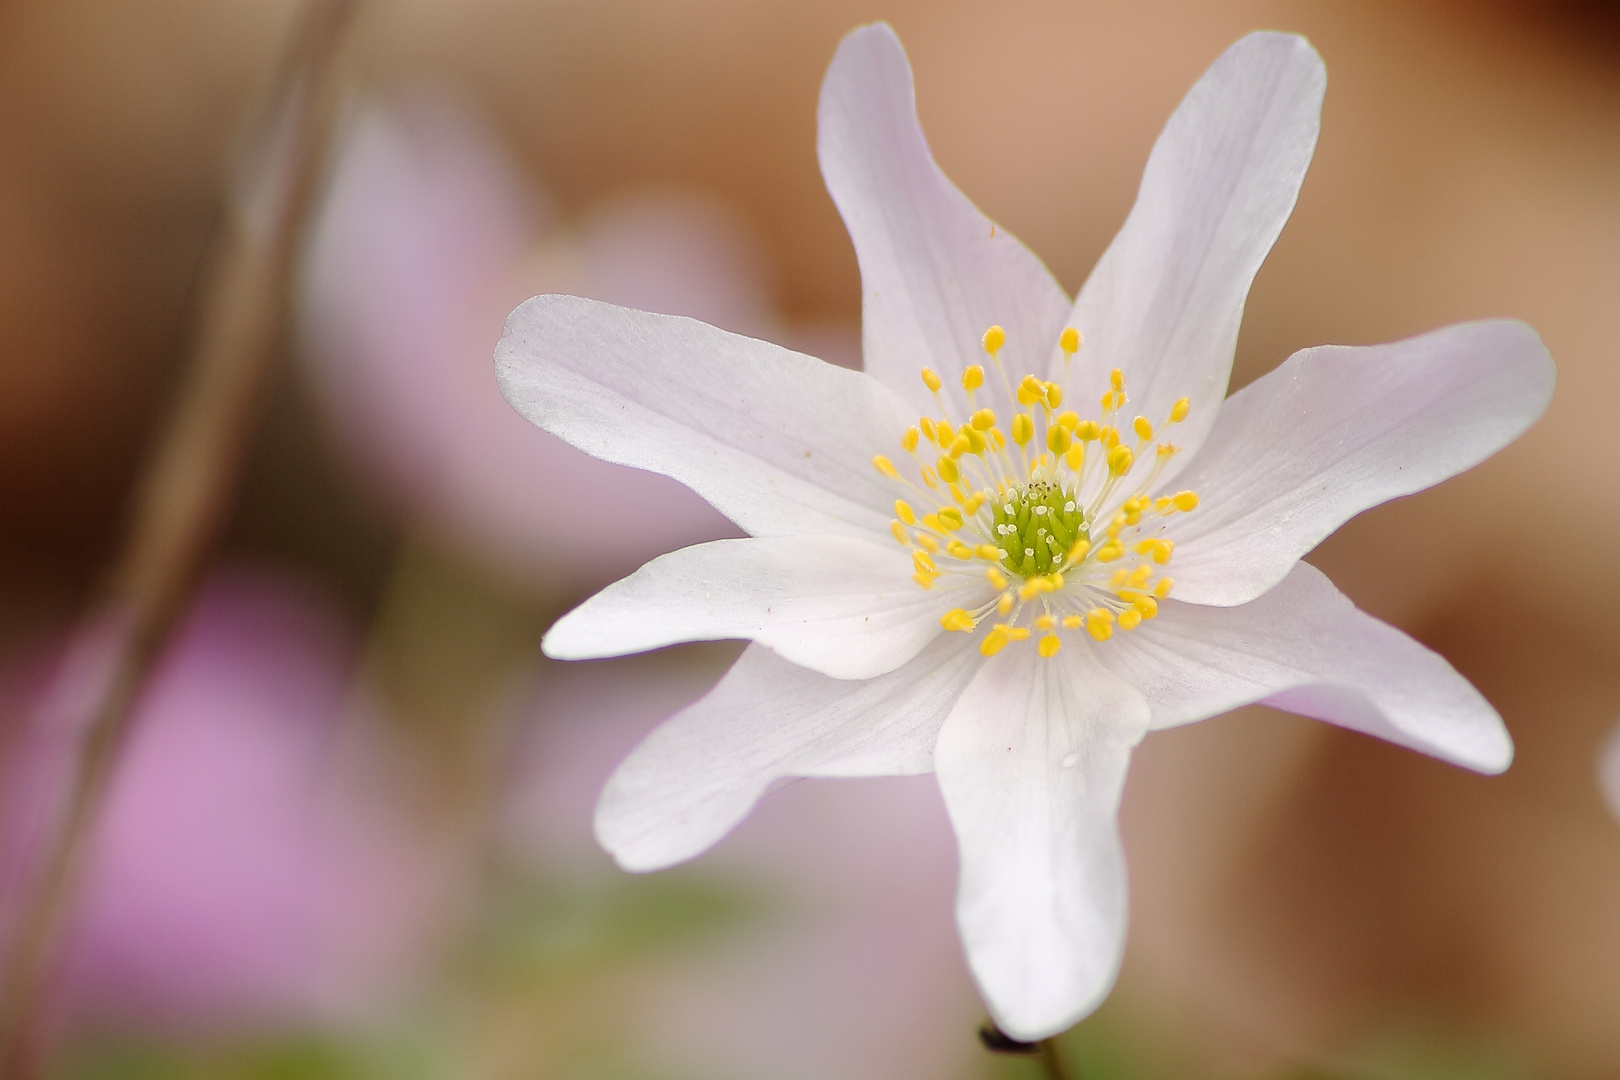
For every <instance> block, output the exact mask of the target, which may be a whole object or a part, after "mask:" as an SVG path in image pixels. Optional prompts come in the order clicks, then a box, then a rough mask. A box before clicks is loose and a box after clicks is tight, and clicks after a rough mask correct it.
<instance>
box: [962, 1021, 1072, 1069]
mask: <svg viewBox="0 0 1620 1080" xmlns="http://www.w3.org/2000/svg"><path fill="white" fill-rule="evenodd" d="M979 1041H980V1042H981V1043H983V1044H984V1048H985V1049H986V1050H988V1051H990V1052H991V1053H992V1054H1020V1055H1023V1056H1025V1057H1032V1058H1034V1059H1035V1060H1036V1061H1038V1062H1040V1066H1041V1071H1042V1072H1044V1073H1045V1074H1046V1075H1047V1078H1048V1080H1080V1077H1079V1074H1078V1073H1071V1072H1070V1071H1069V1070H1068V1068H1067V1067H1066V1066H1065V1065H1064V1062H1063V1053H1062V1050H1061V1049H1060V1048H1059V1047H1058V1041H1057V1039H1056V1037H1053V1038H1047V1039H1042V1040H1041V1041H1040V1042H1023V1041H1021V1040H1019V1039H1015V1038H1013V1037H1012V1036H1011V1035H1008V1034H1007V1033H1006V1032H1005V1031H1002V1030H1001V1029H1000V1028H999V1027H997V1026H996V1025H995V1024H994V1023H986V1024H984V1025H983V1026H981V1027H980V1028H979Z"/></svg>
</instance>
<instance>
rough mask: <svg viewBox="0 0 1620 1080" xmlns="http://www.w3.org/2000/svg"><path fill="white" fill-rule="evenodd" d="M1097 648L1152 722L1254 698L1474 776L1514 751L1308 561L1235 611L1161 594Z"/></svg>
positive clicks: (1445, 668)
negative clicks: (1152, 612) (1125, 630)
mask: <svg viewBox="0 0 1620 1080" xmlns="http://www.w3.org/2000/svg"><path fill="white" fill-rule="evenodd" d="M1098 652H1099V653H1100V654H1102V655H1103V657H1104V660H1105V662H1106V663H1107V664H1108V666H1109V667H1111V668H1113V669H1114V671H1115V672H1117V673H1118V674H1119V675H1120V676H1121V677H1122V678H1124V679H1126V680H1127V681H1129V682H1130V683H1131V684H1132V685H1134V686H1135V687H1136V688H1137V689H1138V690H1139V691H1141V693H1142V695H1143V696H1144V697H1145V698H1147V701H1148V705H1149V707H1150V708H1151V709H1152V710H1153V726H1154V727H1155V728H1165V727H1173V726H1174V725H1176V724H1185V723H1188V722H1190V721H1193V720H1202V719H1203V718H1205V717H1207V716H1214V715H1215V714H1217V713H1222V712H1226V711H1227V710H1228V709H1235V708H1237V707H1238V706H1240V705H1247V704H1250V703H1252V702H1256V701H1260V702H1264V703H1265V704H1267V705H1272V706H1274V707H1276V708H1279V709H1286V710H1288V711H1289V712H1296V713H1300V714H1301V715H1304V716H1312V717H1315V718H1316V719H1318V720H1326V721H1328V722H1329V723H1334V724H1338V725H1340V726H1341V727H1347V728H1350V729H1352V730H1354V731H1360V732H1364V733H1366V734H1368V735H1376V736H1378V737H1379V738H1381V739H1388V740H1389V741H1390V742H1394V743H1398V744H1400V745H1401V746H1406V747H1410V748H1412V749H1414V750H1418V751H1421V752H1423V753H1425V754H1432V755H1434V756H1435V757H1438V758H1443V759H1444V760H1446V761H1450V762H1454V763H1456V764H1458V765H1463V766H1466V767H1467V768H1470V769H1475V770H1477V771H1479V772H1485V773H1497V772H1501V771H1502V770H1503V769H1505V768H1507V766H1508V763H1509V762H1510V761H1511V760H1512V759H1513V743H1512V740H1511V739H1509V738H1508V734H1507V729H1506V728H1504V727H1503V726H1502V718H1501V717H1500V716H1498V715H1497V713H1496V710H1495V709H1493V708H1491V706H1490V703H1489V702H1487V701H1486V700H1485V699H1484V698H1483V697H1481V696H1480V694H1479V691H1477V690H1475V689H1474V688H1473V687H1472V686H1471V685H1469V683H1468V680H1467V679H1464V678H1463V677H1462V676H1461V675H1459V674H1457V672H1456V671H1455V670H1453V668H1452V667H1451V665H1450V664H1448V663H1446V661H1445V660H1444V659H1443V658H1442V657H1440V656H1439V655H1438V654H1436V653H1434V652H1431V651H1430V650H1429V649H1426V648H1424V647H1423V646H1422V645H1420V644H1418V643H1417V642H1415V641H1413V640H1412V639H1411V638H1409V637H1407V636H1406V635H1405V634H1403V633H1401V632H1400V631H1399V630H1397V629H1395V628H1394V627H1392V626H1389V625H1388V624H1386V623H1382V622H1379V621H1378V620H1377V619H1375V618H1373V617H1372V616H1371V615H1368V614H1366V613H1365V612H1362V611H1358V610H1357V609H1356V607H1355V606H1354V605H1353V604H1351V603H1350V601H1349V600H1347V599H1346V598H1345V597H1344V595H1343V594H1342V593H1340V592H1339V590H1337V589H1335V588H1334V587H1333V583H1332V582H1331V581H1329V580H1328V579H1327V577H1326V575H1324V574H1323V573H1322V572H1321V571H1319V570H1317V569H1316V568H1315V567H1313V566H1311V565H1310V564H1309V563H1298V564H1296V565H1295V567H1294V570H1293V572H1292V573H1290V574H1289V575H1288V577H1287V579H1286V580H1285V581H1283V582H1282V584H1280V585H1278V586H1277V587H1276V588H1275V589H1272V590H1271V591H1270V592H1268V593H1266V594H1265V595H1264V596H1262V597H1260V598H1259V599H1257V600H1254V601H1252V602H1251V603H1248V604H1244V605H1243V606H1241V607H1234V608H1214V607H1205V606H1203V605H1200V604H1184V603H1178V602H1176V601H1174V600H1167V601H1165V602H1164V603H1162V604H1160V605H1159V617H1158V618H1156V619H1153V620H1152V621H1150V622H1145V623H1143V624H1142V625H1141V627H1140V628H1139V629H1137V630H1136V631H1134V632H1133V633H1131V634H1129V635H1115V637H1114V640H1112V641H1110V642H1109V643H1108V646H1106V647H1105V648H1104V649H1099V650H1098Z"/></svg>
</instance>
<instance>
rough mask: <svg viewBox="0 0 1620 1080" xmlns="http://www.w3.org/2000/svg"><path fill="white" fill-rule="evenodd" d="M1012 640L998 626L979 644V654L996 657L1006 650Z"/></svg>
mask: <svg viewBox="0 0 1620 1080" xmlns="http://www.w3.org/2000/svg"><path fill="white" fill-rule="evenodd" d="M1011 640H1012V638H1010V637H1008V636H1007V634H1006V632H1005V631H1003V630H1002V628H1001V627H999V626H998V627H996V628H995V629H994V630H992V631H990V632H989V633H988V634H986V635H984V640H983V641H981V642H980V643H979V652H980V653H982V654H984V655H985V656H994V655H996V653H998V652H1000V651H1001V650H1002V649H1005V648H1006V647H1007V642H1009V641H1011Z"/></svg>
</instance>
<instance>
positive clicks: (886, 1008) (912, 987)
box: [504, 656, 984, 1080]
mask: <svg viewBox="0 0 1620 1080" xmlns="http://www.w3.org/2000/svg"><path fill="white" fill-rule="evenodd" d="M724 666H725V658H724V657H713V658H711V659H710V660H709V661H707V662H705V661H703V660H701V659H698V660H694V659H693V658H692V657H691V656H686V657H669V656H653V657H636V658H629V659H623V660H612V661H595V662H591V663H584V664H558V663H550V664H547V665H546V666H545V668H544V669H543V671H542V673H541V677H540V679H539V681H538V682H537V685H536V688H535V695H534V702H533V704H532V705H531V706H530V711H529V721H530V723H529V724H528V726H527V728H526V729H525V731H526V735H527V738H526V740H525V742H524V743H523V746H522V749H521V752H520V753H518V754H517V755H515V756H514V761H515V770H516V775H515V776H514V780H515V781H517V782H515V783H513V784H512V785H511V792H512V797H511V799H510V800H509V802H508V804H507V809H506V819H505V822H504V827H505V831H506V834H507V836H508V843H509V845H510V847H511V849H512V850H514V851H516V852H517V853H519V854H520V856H521V857H522V858H523V859H524V860H525V861H526V862H527V863H528V864H529V865H530V866H532V867H534V868H536V869H537V870H539V871H540V872H549V873H552V874H558V873H561V874H567V875H570V876H572V877H573V878H575V879H576V880H597V881H600V882H602V883H604V884H606V885H609V886H610V885H612V884H613V883H615V882H619V883H622V881H623V879H622V876H621V875H620V874H619V872H618V871H617V870H616V869H615V868H614V865H613V862H612V860H611V859H610V858H609V857H608V856H607V855H606V854H605V853H604V852H603V851H602V850H601V849H600V848H599V847H598V846H597V845H596V843H595V842H594V840H593V839H592V836H591V816H592V813H593V811H594V809H595V805H596V799H597V795H598V793H599V792H600V790H601V785H602V784H603V783H604V782H605V781H606V779H607V777H608V776H609V775H610V774H611V773H612V771H613V769H614V766H615V765H617V763H618V762H619V761H620V760H622V759H623V757H624V755H625V754H627V753H628V752H629V751H630V749H631V748H632V747H634V746H635V745H636V743H638V742H639V741H641V739H642V738H644V737H645V736H646V734H647V733H648V732H650V731H651V730H652V729H653V728H654V727H655V726H656V725H657V724H658V723H659V722H661V721H662V720H663V719H664V718H666V717H667V716H669V715H670V713H672V712H674V711H676V710H678V709H679V708H681V707H682V706H684V705H687V704H689V703H690V702H691V701H693V700H695V699H696V698H698V697H700V696H701V695H702V694H703V693H704V692H705V691H707V690H708V688H709V686H710V685H711V684H712V683H713V682H714V681H715V679H716V678H718V677H719V675H720V673H721V671H722V670H723V668H724ZM703 866H704V868H705V869H704V872H705V873H708V874H713V875H716V876H717V878H718V879H719V880H721V881H727V882H732V883H735V884H738V885H740V886H741V887H743V888H745V889H753V890H757V891H758V892H759V893H760V894H762V895H763V896H765V897H768V898H772V899H774V900H775V901H776V902H775V903H774V904H773V905H772V907H771V908H770V910H768V911H767V912H764V913H762V914H761V915H760V916H759V918H758V919H757V920H755V921H754V922H753V923H751V924H748V925H745V926H744V928H743V929H742V930H741V931H739V932H737V933H736V934H735V935H733V936H732V937H730V938H726V939H721V940H719V941H717V942H714V943H712V944H711V946H710V947H707V948H705V949H704V950H703V951H702V952H700V953H694V954H687V955H685V956H684V957H682V958H679V959H673V960H672V959H669V958H667V957H666V958H665V959H664V960H662V961H661V962H660V963H659V964H658V965H655V966H654V968H653V969H650V970H649V971H648V972H647V973H646V975H645V978H644V985H643V986H642V992H641V993H640V994H639V995H638V996H637V998H636V999H635V1000H634V1001H628V1000H627V1001H625V1002H624V1003H623V1008H624V1014H623V1015H622V1016H620V1017H617V1018H615V1020H614V1023H615V1030H618V1031H620V1032H621V1033H622V1037H623V1039H624V1042H625V1043H626V1044H627V1045H628V1046H630V1047H633V1048H634V1050H635V1052H636V1053H637V1054H639V1056H640V1057H641V1059H642V1060H643V1061H645V1062H658V1063H660V1064H661V1065H662V1066H664V1067H666V1068H674V1069H675V1070H676V1071H680V1070H681V1069H685V1070H686V1071H688V1072H690V1073H691V1074H692V1075H699V1076H703V1075H726V1076H730V1075H738V1076H749V1075H760V1076H763V1075H769V1076H771V1077H773V1078H775V1080H819V1078H821V1077H828V1076H837V1077H840V1078H841V1080H941V1078H946V1077H952V1076H959V1075H977V1074H976V1072H975V1069H976V1068H977V1067H978V1066H979V1065H981V1064H982V1062H983V1050H982V1049H981V1048H980V1047H979V1045H978V1042H977V1040H976V1038H975V1037H974V1030H975V1028H976V1026H977V1025H978V1024H979V1023H980V1022H982V1021H983V1019H984V1014H983V1006H982V1005H981V1004H980V1002H979V999H978V995H977V994H976V992H975V991H974V989H973V986H972V983H971V982H970V981H969V978H968V973H967V966H966V963H965V962H964V960H963V958H962V950H961V946H960V944H959V943H958V941H957V938H956V930H955V923H954V921H953V914H952V907H951V897H952V892H953V889H954V886H955V880H956V853H955V847H954V842H953V840H952V838H951V831H950V826H949V823H948V822H947V820H946V817H945V808H944V804H943V802H942V801H941V799H940V796H939V791H938V787H937V785H933V784H930V783H928V782H927V778H926V777H924V778H918V777H884V778H880V779H864V780H834V781H818V782H816V783H792V784H789V785H787V786H786V787H784V788H783V789H782V790H780V791H777V792H776V793H775V794H773V795H771V796H769V797H768V798H767V799H766V800H765V801H764V802H763V803H762V804H761V806H760V808H759V810H758V812H757V813H755V814H754V815H753V816H752V817H750V818H749V819H747V820H746V821H745V822H743V824H742V825H740V826H739V827H738V828H737V830H736V831H735V832H734V833H732V834H731V835H730V836H729V837H727V838H726V840H724V841H723V842H722V843H721V844H720V845H719V846H718V847H716V848H715V849H714V851H713V852H712V853H711V855H710V856H709V857H707V858H705V860H704V863H703Z"/></svg>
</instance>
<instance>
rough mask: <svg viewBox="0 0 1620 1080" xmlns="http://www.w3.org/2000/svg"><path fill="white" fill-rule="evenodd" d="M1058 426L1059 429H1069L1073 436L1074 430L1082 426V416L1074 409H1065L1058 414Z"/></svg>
mask: <svg viewBox="0 0 1620 1080" xmlns="http://www.w3.org/2000/svg"><path fill="white" fill-rule="evenodd" d="M1057 424H1058V427H1061V428H1067V429H1068V431H1069V433H1070V434H1071V435H1072V434H1073V433H1074V429H1075V428H1076V427H1078V426H1079V424H1080V414H1079V413H1077V412H1075V411H1074V410H1073V409H1065V410H1064V411H1062V412H1060V413H1058V415H1057Z"/></svg>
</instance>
